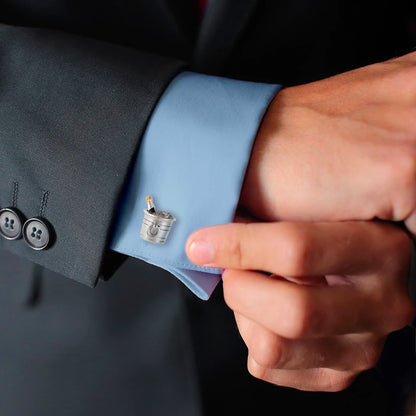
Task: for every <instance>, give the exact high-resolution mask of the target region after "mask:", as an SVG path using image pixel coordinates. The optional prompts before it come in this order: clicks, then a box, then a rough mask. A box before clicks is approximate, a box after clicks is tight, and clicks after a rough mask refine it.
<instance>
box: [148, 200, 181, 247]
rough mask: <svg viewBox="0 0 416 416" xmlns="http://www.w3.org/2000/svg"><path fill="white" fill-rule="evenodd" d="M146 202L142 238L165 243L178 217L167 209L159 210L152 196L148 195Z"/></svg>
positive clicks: (151, 241)
mask: <svg viewBox="0 0 416 416" xmlns="http://www.w3.org/2000/svg"><path fill="white" fill-rule="evenodd" d="M146 202H147V209H145V210H144V217H143V222H142V228H141V230H140V238H142V239H143V240H145V241H148V242H149V243H154V244H164V243H165V241H166V239H167V238H168V235H169V232H170V229H171V228H172V225H173V223H174V221H176V218H175V217H174V216H173V215H172V214H170V213H169V212H167V211H159V210H157V209H156V208H155V205H154V204H153V199H152V197H151V196H147V197H146Z"/></svg>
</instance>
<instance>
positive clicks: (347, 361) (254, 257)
mask: <svg viewBox="0 0 416 416" xmlns="http://www.w3.org/2000/svg"><path fill="white" fill-rule="evenodd" d="M410 249H411V245H410V239H409V237H408V236H407V235H406V233H405V232H404V231H403V230H401V229H399V228H398V227H395V226H393V225H391V224H387V223H380V222H368V223H366V222H356V223H315V224H301V223H284V222H282V223H269V224H262V223H258V224H228V225H223V226H214V227H209V228H205V229H203V230H199V231H197V232H195V233H194V234H192V235H191V237H190V238H189V240H188V243H187V253H188V256H189V258H190V259H191V260H192V261H193V262H195V263H196V264H199V265H205V266H207V265H208V266H215V267H221V268H225V269H227V270H226V271H225V273H224V275H223V281H224V296H225V299H226V302H227V304H228V305H229V307H230V308H231V309H232V310H234V312H235V316H236V320H237V323H238V327H239V330H240V333H241V335H242V337H243V339H244V341H245V343H246V345H247V347H248V350H249V356H248V368H249V371H250V373H251V374H252V375H254V376H255V377H258V378H260V379H263V380H265V381H268V382H271V383H274V384H278V385H283V386H288V387H294V388H297V389H301V390H315V391H318V390H323V391H338V390H342V389H344V388H346V387H347V386H348V385H350V384H351V383H352V381H353V380H354V378H355V377H356V376H357V375H358V374H359V373H360V372H362V371H364V370H366V369H368V368H371V367H373V366H374V365H375V364H376V362H377V360H378V358H379V355H380V353H381V351H382V347H383V344H384V340H385V337H386V335H387V334H389V333H390V332H392V331H394V330H397V329H399V328H402V327H403V326H405V325H407V324H408V323H409V322H410V321H411V319H412V316H413V305H412V302H411V300H410V299H409V296H408V292H407V283H406V280H407V279H406V277H407V272H408V270H407V269H408V265H409V258H410ZM252 270H263V271H267V272H270V273H273V274H272V275H271V276H269V275H266V274H263V273H259V272H255V271H252Z"/></svg>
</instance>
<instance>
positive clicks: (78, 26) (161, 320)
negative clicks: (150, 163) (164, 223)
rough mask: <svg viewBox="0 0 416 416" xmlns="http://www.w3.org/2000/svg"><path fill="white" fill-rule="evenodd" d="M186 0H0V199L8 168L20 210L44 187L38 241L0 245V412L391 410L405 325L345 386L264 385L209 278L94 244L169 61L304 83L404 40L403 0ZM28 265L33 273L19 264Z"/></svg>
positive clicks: (406, 381) (70, 415)
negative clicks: (328, 389) (43, 238)
mask: <svg viewBox="0 0 416 416" xmlns="http://www.w3.org/2000/svg"><path fill="white" fill-rule="evenodd" d="M194 5H195V2H194V1H193V0H176V1H174V0H152V1H147V0H123V1H114V0H83V1H80V0H45V1H42V2H36V1H32V0H0V22H1V23H0V204H1V207H4V206H9V205H10V204H11V203H12V200H13V199H15V198H13V183H16V182H17V183H19V194H18V197H17V207H18V208H20V209H21V210H22V212H23V213H24V214H25V215H26V216H28V217H29V216H36V215H38V214H39V212H40V205H41V199H42V196H43V193H44V192H45V191H47V192H48V203H47V205H46V207H44V210H43V211H44V215H45V217H46V218H47V219H49V220H50V222H51V223H52V225H53V227H54V228H55V231H56V244H55V245H54V246H53V247H52V248H51V249H49V250H47V251H44V252H36V253H35V252H33V251H31V250H30V249H29V248H28V247H26V246H25V244H24V242H23V241H22V240H20V241H14V242H8V241H7V242H6V241H1V242H0V244H1V246H0V247H1V248H2V249H4V250H2V251H1V252H0V334H1V336H0V415H1V416H21V415H25V416H26V415H28V416H41V415H42V416H50V415H54V416H55V415H57V414H58V415H62V416H78V415H81V416H82V415H102V416H110V415H115V414H117V415H122V416H130V415H157V416H164V415H166V414H169V415H178V416H179V415H180V416H188V415H189V416H198V415H223V414H224V415H225V414H227V415H234V414H242V415H251V414H266V413H267V414H270V413H271V414H275V413H276V414H279V415H280V414H283V415H286V414H290V415H303V414H305V412H306V411H307V412H308V413H312V414H315V413H318V414H320V415H325V414H328V415H334V414H337V415H343V414H345V415H351V414H355V415H366V416H367V415H372V414H374V415H377V416H381V415H389V416H390V415H401V414H403V411H404V403H405V400H406V397H408V395H409V391H410V390H409V389H411V388H412V385H413V386H414V379H412V375H413V374H414V366H413V361H412V356H413V355H414V332H413V331H412V330H411V329H409V328H407V329H406V330H405V331H399V332H398V333H396V334H392V336H391V337H389V340H388V344H387V347H386V349H385V353H384V354H383V357H382V359H381V360H380V365H379V366H378V367H377V368H376V369H374V370H371V371H368V372H365V373H363V374H362V375H361V376H360V377H359V378H358V379H357V381H356V382H355V383H354V384H353V385H352V386H351V387H350V388H349V389H347V391H345V392H341V393H337V394H325V393H315V394H312V393H303V392H298V391H295V390H291V389H284V388H279V387H276V386H272V385H269V384H267V383H263V382H260V381H257V380H255V379H253V378H252V377H250V376H249V375H248V373H247V370H246V367H245V366H246V355H247V351H246V349H245V346H244V344H243V342H242V340H241V339H240V338H239V335H238V332H237V328H236V325H235V322H234V320H233V314H232V312H231V311H230V310H228V309H227V307H226V306H225V304H224V301H223V299H222V291H221V286H219V287H218V289H217V290H216V292H215V293H214V295H213V297H212V299H211V300H210V301H209V302H207V303H204V302H202V301H199V300H198V299H196V298H195V297H193V296H192V295H191V294H189V293H188V292H187V291H186V290H185V289H184V288H183V287H182V285H181V284H180V283H179V282H177V281H176V280H175V279H174V278H173V277H172V276H170V275H169V274H168V273H166V272H163V271H161V270H160V269H158V268H156V267H152V266H149V265H146V264H144V263H142V262H140V261H138V260H135V259H128V260H127V261H125V262H124V264H123V265H122V266H121V267H119V266H120V264H121V263H122V262H123V260H125V258H124V257H119V256H114V254H113V253H111V252H107V250H106V243H107V241H108V238H109V236H111V227H112V223H113V221H114V220H115V219H116V216H117V213H116V206H117V202H118V200H119V196H120V195H121V193H122V191H123V187H124V184H125V181H126V178H127V177H128V172H129V168H130V165H131V161H132V159H133V157H134V155H135V151H136V149H137V147H138V146H139V142H140V138H141V135H142V133H143V131H144V129H145V127H146V122H147V120H148V119H149V116H150V115H151V112H152V109H153V108H154V106H155V105H156V103H157V101H158V99H159V97H160V95H161V93H162V92H163V90H164V88H165V87H166V85H167V84H168V83H169V81H170V79H172V77H173V76H174V75H175V74H176V73H177V72H178V71H180V70H181V69H182V68H185V67H187V68H190V69H193V70H197V71H200V72H204V73H211V74H219V75H223V76H228V77H233V78H238V79H246V80H253V81H265V82H274V83H282V84H284V85H287V86H288V85H294V84H299V83H302V82H307V81H313V80H316V79H319V78H322V77H325V76H329V75H333V74H335V73H338V72H341V71H345V70H348V69H351V68H354V67H358V66H362V65H365V64H368V63H372V62H375V61H379V60H382V59H387V58H390V57H392V56H396V55H399V54H401V53H405V52H407V51H409V50H410V49H411V48H412V47H413V46H414V44H415V38H414V35H412V33H413V32H412V27H414V21H415V20H414V16H415V15H416V10H415V6H414V5H413V3H411V2H406V1H404V0H403V1H402V0H399V1H396V2H394V3H393V2H391V1H388V0H382V1H379V2H377V6H376V7H375V6H374V3H373V2H370V1H362V2H360V3H359V4H358V3H354V2H347V1H343V0H339V1H338V0H337V1H334V0H316V1H305V0H303V1H301V0H300V1H292V0H284V1H283V0H282V1H280V0H279V1H275V0H255V1H251V0H250V1H241V0H210V4H209V7H208V9H207V11H206V15H205V17H204V19H203V21H202V22H201V25H200V24H199V22H198V18H197V16H196V9H195V7H194ZM167 139H168V138H167ZM34 263H37V264H40V265H43V266H45V267H46V269H45V270H44V272H43V276H42V275H41V273H39V269H38V268H36V269H35V276H34V278H32V274H33V264H34ZM117 269H118V270H117ZM116 270H117V271H116ZM114 272H115V274H114V276H113V277H112V278H111V279H110V280H109V281H107V282H104V281H100V280H101V279H98V278H99V277H102V278H103V279H108V278H109V277H110V276H111V275H112V274H113V273H114ZM64 276H65V277H69V278H70V279H66V278H65V277H64ZM71 279H72V280H71ZM74 280H76V281H77V282H75V281H74ZM97 281H98V282H99V284H97ZM78 282H82V283H83V284H80V283H78ZM96 284H97V286H96V287H95V289H94V290H91V289H90V288H89V287H88V286H94V285H96ZM398 357H399V358H400V359H398Z"/></svg>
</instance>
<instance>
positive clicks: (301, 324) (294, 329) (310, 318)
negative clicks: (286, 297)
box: [284, 288, 316, 339]
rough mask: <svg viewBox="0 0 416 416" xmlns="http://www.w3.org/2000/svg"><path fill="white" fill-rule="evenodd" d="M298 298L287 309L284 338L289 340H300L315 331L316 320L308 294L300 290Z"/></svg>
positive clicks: (294, 298)
mask: <svg viewBox="0 0 416 416" xmlns="http://www.w3.org/2000/svg"><path fill="white" fill-rule="evenodd" d="M299 289H300V288H298V293H297V296H295V297H293V299H292V302H291V303H290V305H289V307H288V308H287V310H286V311H285V312H286V319H285V324H286V327H285V328H284V332H285V334H284V336H285V337H286V338H289V339H300V338H303V337H305V336H306V335H308V333H310V332H311V331H313V327H314V325H315V322H314V321H315V318H316V316H315V315H314V310H313V306H312V303H311V300H310V297H309V296H308V293H307V292H306V291H303V290H299Z"/></svg>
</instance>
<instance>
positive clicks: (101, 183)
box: [0, 24, 183, 287]
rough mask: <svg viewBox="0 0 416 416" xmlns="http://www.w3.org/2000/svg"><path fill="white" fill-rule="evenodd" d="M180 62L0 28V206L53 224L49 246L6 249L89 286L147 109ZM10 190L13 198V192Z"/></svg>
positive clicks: (110, 263)
mask: <svg viewBox="0 0 416 416" xmlns="http://www.w3.org/2000/svg"><path fill="white" fill-rule="evenodd" d="M182 67H183V64H182V63H181V62H179V61H176V60H173V59H168V58H163V57H160V56H153V55H149V54H145V53H141V52H139V51H136V50H131V49H129V48H124V47H120V46H116V45H112V44H108V43H103V42H99V41H94V40H90V39H86V38H82V37H77V36H72V35H66V34H62V33H59V32H54V31H50V30H45V29H33V28H22V27H14V26H7V25H3V24H0V207H7V206H10V205H11V204H12V203H14V205H16V206H17V208H18V209H19V210H20V211H21V212H22V213H23V214H24V216H25V217H27V218H30V217H36V216H39V215H41V216H42V217H44V218H46V220H48V221H49V223H50V224H51V225H52V227H53V229H54V234H55V242H54V244H53V245H52V246H51V247H50V248H48V249H47V250H42V251H35V250H33V249H31V248H30V247H29V246H28V245H27V244H26V243H25V242H24V240H23V239H19V240H15V241H8V240H5V239H0V248H4V249H6V250H9V251H11V252H13V253H15V254H18V255H20V256H23V257H25V258H27V259H29V260H31V261H33V262H35V263H38V264H40V265H42V266H44V267H46V268H48V269H50V270H53V271H56V272H58V273H60V274H62V275H64V276H67V277H69V278H72V279H74V280H77V281H79V282H82V283H84V284H87V285H89V286H91V287H93V286H95V285H96V283H97V280H98V278H99V277H103V278H106V277H107V276H106V275H108V274H111V272H112V269H113V268H115V267H116V266H117V264H118V260H117V259H112V258H111V257H110V256H109V253H108V252H107V249H106V247H107V244H108V239H109V237H110V235H111V226H112V222H113V220H114V215H115V209H116V206H117V203H118V202H119V197H120V195H121V194H122V190H123V186H124V185H125V182H126V178H127V177H128V173H129V168H130V166H131V164H132V161H133V158H134V155H135V153H136V150H137V148H138V145H139V142H140V138H141V136H142V134H143V131H144V129H145V127H146V123H147V121H148V119H149V117H150V114H151V112H152V110H153V108H154V107H155V105H156V102H157V100H158V98H159V97H160V95H161V94H162V92H163V90H164V88H165V87H166V86H167V85H168V83H169V82H170V80H171V79H172V78H173V77H174V76H175V75H176V73H177V72H179V71H180V70H181V68H182ZM16 191H17V192H16Z"/></svg>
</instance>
